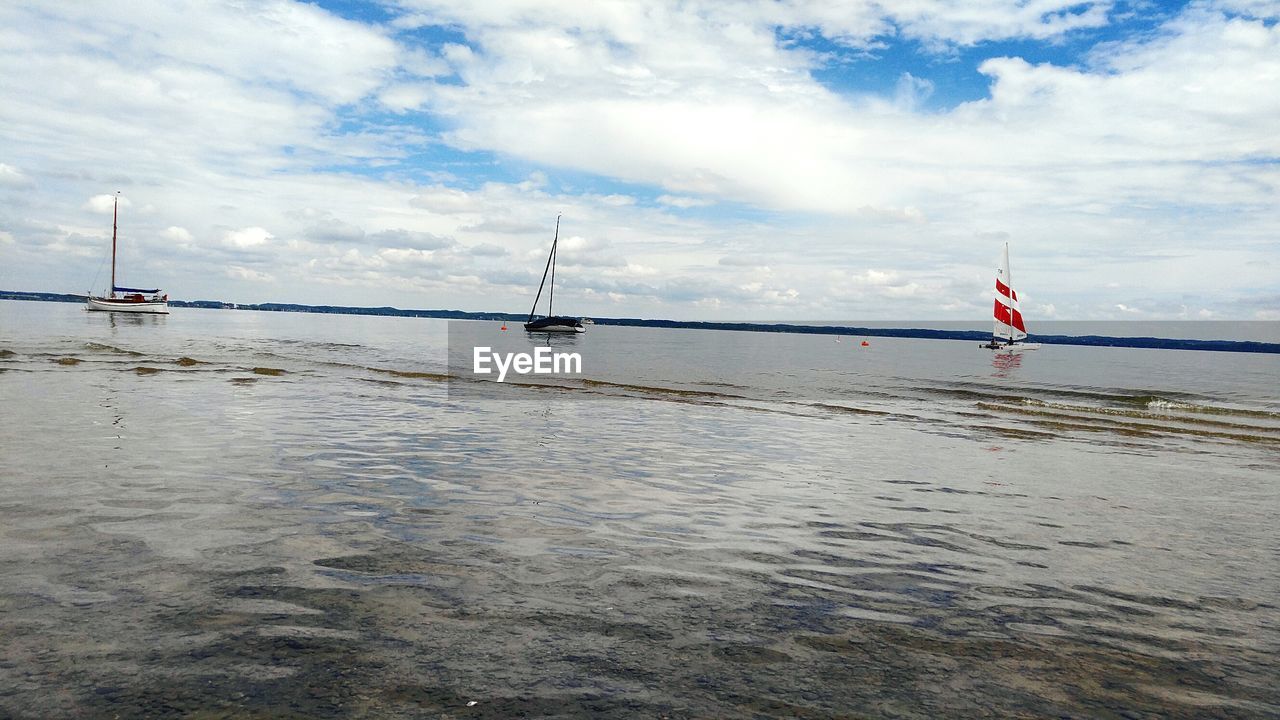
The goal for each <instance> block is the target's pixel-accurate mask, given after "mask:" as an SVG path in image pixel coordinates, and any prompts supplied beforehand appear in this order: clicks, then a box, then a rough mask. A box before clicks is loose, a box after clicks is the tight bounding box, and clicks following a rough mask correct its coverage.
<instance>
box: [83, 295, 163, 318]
mask: <svg viewBox="0 0 1280 720" xmlns="http://www.w3.org/2000/svg"><path fill="white" fill-rule="evenodd" d="M85 309H86V310H98V311H101V312H124V313H146V314H151V315H168V314H169V303H168V302H167V301H164V300H144V301H142V302H137V301H136V300H113V299H111V298H96V297H91V298H88V299H87V300H86V301H85Z"/></svg>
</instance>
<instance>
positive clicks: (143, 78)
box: [0, 0, 1280, 332]
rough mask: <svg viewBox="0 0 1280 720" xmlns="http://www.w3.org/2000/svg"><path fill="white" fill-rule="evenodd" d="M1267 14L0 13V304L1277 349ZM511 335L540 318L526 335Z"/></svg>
mask: <svg viewBox="0 0 1280 720" xmlns="http://www.w3.org/2000/svg"><path fill="white" fill-rule="evenodd" d="M1278 19H1280V0H1206V1H1202V2H1147V1H1142V0H1135V1H1124V0H1114V1H1110V0H1087V1H1085V2H1073V1H1071V0H892V1H891V0H813V1H812V2H803V1H801V0H675V1H667V0H652V1H649V2H618V1H615V0H594V1H593V2H590V3H577V2H565V1H564V0H485V1H484V2H473V1H467V2H456V3H455V2H449V1H448V0H387V1H385V2H347V1H339V0H322V1H321V2H294V1H291V0H236V1H234V2H233V1H227V2H201V1H198V0H197V1H189V0H129V1H128V2H105V1H104V2H99V1H98V0H76V2H49V1H45V2H29V1H25V0H17V1H16V2H14V1H12V0H10V1H9V2H5V3H0V78H2V81H0V289H5V290H27V291H43V292H67V293H83V292H86V291H89V290H95V291H101V290H103V289H105V288H106V286H107V285H109V277H110V245H111V232H112V228H111V223H112V205H113V199H114V198H115V197H116V193H117V192H118V193H119V198H120V199H119V238H120V250H119V276H118V278H117V283H118V284H121V285H130V286H134V287H156V286H160V287H162V288H164V289H165V290H166V291H167V292H168V293H169V295H170V297H171V298H173V299H181V300H201V299H204V300H223V301H228V302H239V303H259V302H292V303H304V304H335V305H354V306H388V305H389V306H395V307H401V308H416V309H460V310H470V311H502V312H526V311H527V310H528V309H529V307H530V305H531V304H532V302H533V297H534V293H535V292H536V291H537V287H538V282H539V279H540V277H541V275H542V271H543V267H544V263H545V261H546V257H547V253H548V250H549V248H550V244H551V241H552V237H553V234H554V232H555V227H556V218H557V216H558V215H559V216H561V219H560V240H559V251H558V259H557V271H556V292H555V297H556V308H555V309H556V312H557V313H563V314H572V315H579V316H588V317H590V316H596V317H654V318H671V319H681V320H779V321H787V320H810V321H816V320H830V321H859V320H876V321H884V320H971V319H986V318H989V317H990V313H991V307H992V299H991V298H992V287H993V284H994V282H993V280H994V269H995V266H996V262H997V260H998V258H999V256H1000V251H1001V249H1002V247H1003V245H1004V243H1006V242H1007V243H1008V244H1009V248H1010V256H1011V258H1012V272H1011V276H1012V280H1013V285H1014V287H1015V289H1016V290H1017V291H1018V294H1019V297H1020V299H1021V301H1022V306H1023V314H1024V315H1025V316H1026V318H1027V322H1028V324H1029V326H1032V329H1033V332H1034V323H1035V322H1036V321H1037V320H1046V319H1061V320H1107V319H1126V320H1145V319H1201V318H1203V319H1234V320H1280V25H1277V20H1278ZM544 309H545V308H544Z"/></svg>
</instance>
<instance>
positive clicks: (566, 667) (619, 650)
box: [0, 311, 1280, 718]
mask: <svg viewBox="0 0 1280 720" xmlns="http://www.w3.org/2000/svg"><path fill="white" fill-rule="evenodd" d="M244 315H245V316H246V317H244V318H241V317H239V316H237V315H236V314H235V313H216V312H212V311H203V312H202V313H200V314H197V315H190V314H188V315H186V316H185V317H184V315H183V314H181V313H178V312H175V313H174V315H172V316H171V317H170V321H169V322H167V323H164V324H159V325H138V326H134V325H131V324H130V325H128V326H123V325H122V326H119V327H118V328H117V327H116V326H110V327H107V324H102V323H98V324H97V325H95V326H91V327H94V328H96V330H94V332H101V333H102V334H101V335H90V334H88V333H89V332H90V331H89V330H82V329H76V330H75V331H74V332H72V331H60V330H59V329H58V326H57V325H56V323H54V324H52V329H50V328H45V329H42V330H41V331H40V332H34V331H29V332H26V333H25V334H24V333H23V331H22V330H21V327H22V326H21V325H15V324H10V325H6V326H5V327H6V329H8V328H14V327H18V328H19V330H18V331H9V332H11V333H12V334H9V335H7V336H6V337H5V338H4V340H3V341H2V342H3V347H0V350H3V351H4V352H3V353H0V368H3V370H4V371H3V372H0V394H2V395H3V397H4V399H5V408H6V415H7V418H6V420H7V421H6V422H5V423H4V424H3V425H2V426H0V447H4V448H5V450H6V451H5V452H4V453H2V454H0V489H3V493H0V574H2V575H3V577H4V578H5V583H4V584H3V586H2V587H0V609H3V612H0V637H2V638H3V639H4V642H3V643H2V644H0V716H6V717H10V716H11V717H20V718H27V717H32V718H34V717H51V716H58V717H65V716H76V715H85V716H95V717H111V716H116V715H119V716H121V717H181V716H189V715H199V714H208V715H219V716H233V717H280V716H290V715H293V716H302V717H387V718H392V717H414V716H430V717H436V716H452V717H464V716H466V717H471V716H479V717H495V718H497V717H518V716H561V717H564V716H582V717H588V716H590V717H600V716H605V717H620V718H621V717H637V716H640V717H661V716H668V717H849V716H859V717H860V716H872V717H876V716H897V717H928V718H934V717H978V716H993V717H1011V716H1037V717H1043V716H1071V717H1123V716H1135V715H1136V716H1153V717H1185V718H1192V717H1274V716H1275V715H1276V714H1277V713H1278V712H1280V694H1278V692H1277V689H1276V687H1275V684H1274V677H1273V671H1272V669H1271V665H1272V663H1271V658H1272V657H1273V656H1274V653H1275V652H1277V651H1280V631H1278V630H1277V624H1276V619H1277V612H1278V610H1277V606H1276V602H1275V595H1276V593H1275V590H1276V588H1277V586H1278V583H1280V576H1278V575H1277V572H1278V571H1277V568H1276V566H1275V564H1274V563H1273V562H1270V557H1269V555H1268V553H1270V552H1271V551H1272V549H1273V548H1274V544H1275V543H1274V541H1275V534H1274V527H1275V526H1274V508H1275V507H1276V503H1277V492H1278V491H1277V488H1276V485H1275V483H1274V481H1273V480H1272V478H1273V477H1274V476H1275V474H1276V472H1277V470H1280V463H1277V454H1276V450H1277V448H1278V447H1280V431H1277V428H1278V427H1280V414H1278V412H1280V411H1277V409H1276V408H1275V407H1273V406H1269V405H1268V404H1267V402H1269V401H1258V400H1257V398H1259V397H1263V398H1266V397H1268V396H1267V395H1266V392H1267V390H1265V389H1257V390H1256V391H1254V392H1251V393H1250V394H1251V395H1252V397H1253V400H1252V401H1244V400H1241V399H1240V398H1237V397H1235V396H1233V395H1231V394H1230V393H1225V392H1220V391H1216V390H1213V389H1212V388H1211V387H1206V386H1203V385H1197V384H1196V383H1197V381H1196V380H1195V373H1196V372H1197V368H1196V366H1195V365H1194V363H1193V361H1185V360H1184V362H1188V363H1193V364H1189V365H1188V366H1187V367H1186V370H1185V372H1184V374H1183V375H1178V376H1176V377H1173V378H1172V379H1169V378H1167V377H1166V378H1164V379H1161V378H1160V377H1159V373H1160V372H1162V371H1163V372H1165V373H1169V372H1172V371H1171V370H1169V368H1170V366H1171V365H1169V364H1166V365H1159V366H1157V365H1152V364H1151V363H1150V357H1151V356H1149V355H1140V356H1139V357H1138V358H1137V359H1136V360H1134V362H1135V364H1137V365H1144V364H1145V365H1146V368H1147V375H1148V376H1150V377H1151V378H1153V379H1149V380H1148V382H1149V383H1150V384H1146V385H1136V384H1123V383H1119V382H1113V383H1110V384H1108V383H1106V382H1104V381H1103V380H1102V379H1101V378H1102V377H1103V376H1102V373H1103V372H1104V370H1103V369H1100V368H1104V367H1105V366H1101V365H1095V366H1094V368H1093V369H1092V372H1093V374H1094V375H1095V376H1096V377H1098V378H1100V379H1099V380H1096V381H1095V382H1094V383H1093V384H1092V385H1086V384H1082V383H1079V382H1072V381H1070V373H1072V372H1074V367H1071V368H1064V369H1061V370H1055V371H1054V372H1057V373H1058V374H1057V375H1054V376H1051V377H1049V378H1048V379H1046V376H1045V373H1046V372H1048V371H1049V370H1051V369H1052V368H1054V363H1056V362H1059V358H1060V356H1057V355H1055V354H1054V351H1052V350H1050V351H1044V350H1042V351H1038V352H1040V353H1041V354H1040V355H1038V356H1035V357H1028V359H1027V360H1025V361H1024V360H1022V359H1021V356H1020V355H995V356H993V358H992V360H991V361H990V362H991V363H992V365H991V366H988V365H987V363H988V359H987V358H986V357H984V356H982V355H980V354H975V353H974V348H973V347H972V345H971V344H969V343H963V345H964V348H963V350H965V351H967V353H968V354H965V353H963V352H961V351H960V349H959V347H958V346H957V350H956V352H955V353H953V354H951V355H946V353H948V352H949V349H948V348H949V346H948V345H947V344H945V343H941V344H934V345H929V344H928V343H927V342H926V343H925V344H924V345H919V344H912V343H901V344H898V343H894V342H892V341H891V340H888V339H885V340H879V341H877V343H876V352H875V353H870V352H863V351H862V349H861V348H859V349H858V350H857V351H856V352H852V353H851V352H850V351H851V348H850V347H849V345H850V343H843V344H837V343H833V342H831V341H830V340H829V339H827V340H824V341H823V342H821V343H820V344H819V343H817V342H815V343H813V344H812V345H805V344H803V339H801V340H794V342H797V343H800V344H799V345H797V346H794V347H793V346H792V345H789V344H787V343H789V342H792V341H793V339H789V338H781V339H780V338H778V337H772V336H761V337H748V338H746V339H744V338H727V339H723V340H721V339H717V341H716V342H717V346H716V347H714V348H711V349H709V350H707V351H706V353H705V355H706V357H714V356H719V357H721V358H723V359H722V360H721V362H720V364H719V365H716V364H713V363H710V362H701V361H700V362H698V363H691V364H692V365H695V366H696V367H694V369H692V370H689V371H687V372H684V373H682V374H679V375H678V376H677V375H675V374H672V373H669V372H667V373H666V374H665V375H664V376H660V377H643V376H640V374H639V373H638V372H637V373H630V374H629V375H628V376H625V377H624V376H623V375H622V374H621V373H618V371H617V368H619V367H624V366H625V363H623V360H622V359H616V360H612V363H613V364H611V365H607V366H606V369H608V370H609V371H610V372H615V373H618V374H615V375H607V374H606V375H601V376H594V377H593V379H592V381H591V382H592V384H587V383H586V382H583V381H578V382H577V384H575V383H574V382H569V381H566V382H565V383H564V384H563V386H557V387H552V388H546V387H519V386H511V387H503V388H500V390H499V391H500V392H503V393H507V397H505V398H504V399H502V401H500V402H499V401H494V400H482V399H474V400H459V399H456V398H453V397H451V396H450V395H447V394H446V393H445V388H444V385H445V383H444V382H443V378H442V375H441V374H440V373H439V370H440V367H439V365H433V364H431V363H432V362H437V363H438V362H439V361H438V360H435V361H433V360H431V359H430V357H431V356H432V353H433V352H435V353H437V356H438V351H439V350H440V349H441V348H440V345H441V344H442V340H441V339H440V338H439V337H437V338H435V339H434V340H431V341H429V342H428V341H426V340H423V341H421V342H418V341H415V337H417V336H415V335H414V332H415V331H418V332H421V328H422V327H424V326H423V325H422V324H421V323H419V324H411V323H387V324H386V325H385V328H386V329H385V330H384V331H382V332H384V333H385V334H382V335H378V334H376V332H375V330H376V329H377V328H379V327H384V326H380V325H377V324H376V323H374V324H372V325H371V324H369V323H367V322H356V321H350V320H349V319H341V320H331V319H323V321H324V322H325V323H328V324H323V325H319V326H317V327H320V328H322V329H323V331H314V330H306V331H304V330H302V329H300V328H306V327H310V326H307V325H305V323H311V322H317V323H318V322H321V320H320V319H315V318H306V317H301V318H299V317H289V316H279V317H271V316H268V317H265V318H264V317H261V315H262V314H248V313H245V314H244ZM54 319H55V320H57V317H55V318H54ZM196 319H198V320H199V328H200V329H199V330H198V331H190V330H188V331H187V334H180V333H179V331H180V330H182V329H183V328H191V327H192V325H191V324H190V323H193V322H194V321H195V320H196ZM65 322H68V323H71V322H74V320H65ZM218 322H226V323H233V322H234V323H236V324H234V325H227V326H222V327H217V328H216V330H214V329H211V328H212V327H214V324H215V323H218ZM183 323H188V324H186V325H184V324H183ZM250 323H268V324H267V325H266V329H265V330H262V329H259V325H257V324H250ZM272 323H274V324H272ZM332 323H337V324H336V325H334V324H332ZM348 323H349V324H348ZM86 326H88V323H86ZM371 327H372V328H374V329H370V328H371ZM110 330H118V332H115V333H112V334H108V333H109V331H110ZM599 330H601V327H600V326H596V327H595V328H593V329H592V331H591V332H589V333H587V334H585V335H583V336H569V335H566V336H562V337H564V338H565V339H566V341H572V342H574V343H576V344H575V345H574V347H575V348H581V349H582V351H583V352H584V354H585V353H587V352H591V351H599V350H600V348H601V345H600V343H599V341H598V340H595V339H594V338H606V339H610V340H611V341H613V342H616V343H617V352H619V353H624V352H625V354H627V355H636V354H639V353H638V351H637V350H636V348H638V347H641V346H644V347H648V348H650V350H651V351H652V354H651V355H650V356H648V357H646V358H643V362H647V363H650V364H653V363H657V362H658V361H659V360H658V359H661V358H670V357H671V355H670V353H672V352H678V351H680V348H679V345H678V343H675V344H664V343H667V342H668V341H667V340H664V339H663V338H666V337H669V336H664V335H655V336H643V337H640V338H636V337H633V336H628V335H610V334H608V333H607V332H597V331H599ZM676 337H677V338H679V337H685V338H686V340H683V341H682V342H688V340H687V338H688V337H690V336H687V335H686V336H680V335H678V334H677V335H676ZM720 337H721V338H723V335H722V336H720ZM641 339H642V340H644V343H640V342H639V340H641ZM633 340H634V341H635V344H633V345H627V343H628V342H631V341H633ZM415 342H417V344H415ZM431 343H434V344H431ZM623 348H625V350H624V349H623ZM922 348H938V349H937V350H936V351H934V350H931V351H930V352H937V353H939V354H941V355H946V356H945V357H943V358H941V359H935V360H933V362H935V365H934V366H933V369H932V370H930V371H925V370H922V369H921V363H923V362H925V359H924V358H922V356H921V355H920V354H919V353H920V351H921V349H922ZM827 350H829V351H830V352H831V353H832V354H830V355H822V353H823V352H825V351H827ZM684 352H685V353H686V354H688V355H696V354H697V353H698V352H700V350H699V348H696V347H690V348H685V349H684ZM1094 352H1095V353H1096V352H1098V351H1094ZM1103 352H1113V353H1114V352H1116V351H1103ZM4 353H7V354H4ZM835 353H840V354H838V355H837V354H835ZM757 356H759V357H764V356H769V357H771V358H772V360H773V361H774V362H776V363H777V364H778V365H779V367H766V364H765V363H760V364H758V365H757V364H751V363H749V362H748V360H750V359H751V358H753V357H757ZM1077 357H1084V358H1091V357H1096V355H1083V356H1077ZM1111 357H1116V358H1118V359H1117V360H1116V361H1117V362H1119V361H1122V360H1123V358H1124V357H1128V356H1127V355H1119V356H1115V355H1113V356H1111ZM67 358H75V359H76V360H78V362H77V363H63V362H58V360H61V359H67ZM655 358H657V359H655ZM1001 358H1007V359H1008V362H1009V364H1008V365H1007V366H1004V367H1001V366H1000V365H999V364H997V360H999V359H1001ZM606 359H610V358H606ZM1015 360H1016V362H1015ZM636 362H637V363H639V362H641V360H637V361H636ZM735 362H739V363H741V365H740V366H739V367H737V368H736V369H735V368H734V366H733V365H732V363H735ZM1170 362H1171V363H1172V362H1173V361H1170ZM878 363H883V365H880V364H878ZM627 367H629V366H627ZM1235 367H1237V368H1238V369H1237V370H1236V371H1235V372H1236V373H1237V377H1238V378H1241V379H1240V380H1239V381H1238V382H1241V383H1244V382H1247V378H1248V377H1250V375H1249V373H1250V372H1252V370H1251V368H1254V367H1258V366H1255V365H1252V364H1250V361H1240V363H1239V364H1238V365H1237V366H1235ZM1263 367H1264V369H1265V367H1266V366H1263ZM139 368H147V369H150V370H154V372H139ZM993 371H994V373H993ZM1222 371H1223V366H1221V365H1220V366H1219V373H1221V372H1222ZM1002 372H1003V373H1009V375H1008V376H1007V377H1005V376H1000V375H999V373H1002ZM993 374H995V375H996V376H997V377H998V378H999V381H998V382H996V381H993V379H992V377H993ZM1116 374H1117V373H1116V372H1113V374H1112V376H1111V377H1112V378H1114V377H1115V376H1116ZM1262 374H1263V375H1265V373H1262ZM1182 377H1185V378H1187V380H1185V381H1183V380H1180V379H1179V378H1182ZM1064 378H1065V379H1064ZM1219 379H1220V377H1219ZM1011 380H1012V381H1011ZM715 383H719V384H715ZM588 395H589V396H590V397H591V398H592V399H591V401H586V400H585V399H584V396H588ZM106 428H112V429H111V430H110V431H108V432H104V430H105V429H106ZM10 449H13V450H14V451H10Z"/></svg>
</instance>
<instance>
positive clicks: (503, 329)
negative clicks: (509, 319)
mask: <svg viewBox="0 0 1280 720" xmlns="http://www.w3.org/2000/svg"><path fill="white" fill-rule="evenodd" d="M506 331H507V324H506V323H502V332H506Z"/></svg>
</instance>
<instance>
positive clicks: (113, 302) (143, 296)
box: [85, 193, 169, 315]
mask: <svg viewBox="0 0 1280 720" xmlns="http://www.w3.org/2000/svg"><path fill="white" fill-rule="evenodd" d="M119 219H120V193H116V201H115V206H114V207H113V208H112V210H111V292H109V293H107V294H106V295H103V296H94V295H93V294H90V295H89V297H88V298H87V301H86V307H85V309H86V310H101V311H105V312H128V313H151V314H156V315H168V314H169V296H168V295H161V294H160V290H159V288H156V289H152V290H144V289H142V288H130V287H120V286H119V285H116V231H117V228H118V225H119V222H118V221H119ZM117 293H118V294H117Z"/></svg>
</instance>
